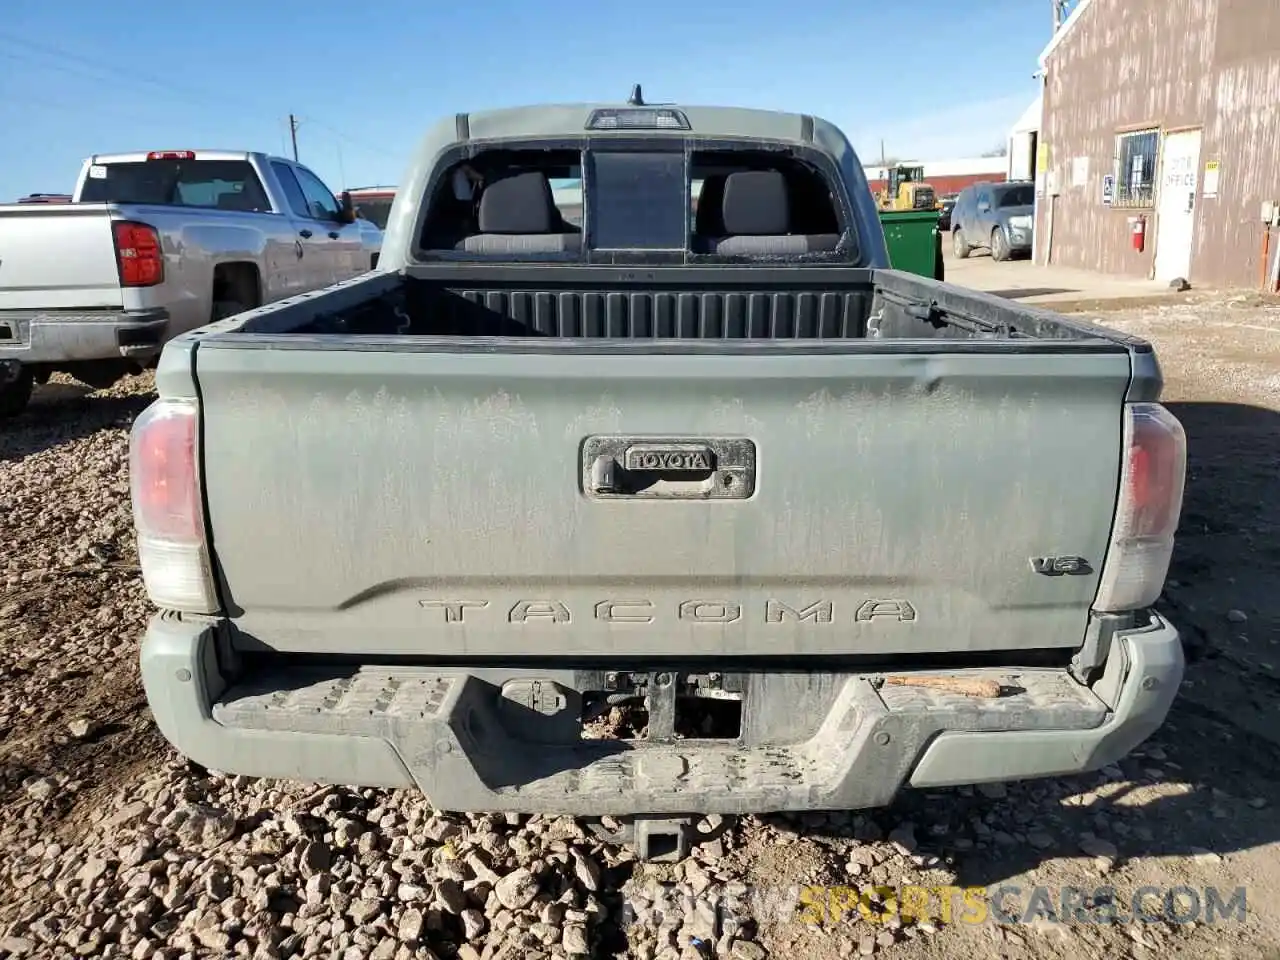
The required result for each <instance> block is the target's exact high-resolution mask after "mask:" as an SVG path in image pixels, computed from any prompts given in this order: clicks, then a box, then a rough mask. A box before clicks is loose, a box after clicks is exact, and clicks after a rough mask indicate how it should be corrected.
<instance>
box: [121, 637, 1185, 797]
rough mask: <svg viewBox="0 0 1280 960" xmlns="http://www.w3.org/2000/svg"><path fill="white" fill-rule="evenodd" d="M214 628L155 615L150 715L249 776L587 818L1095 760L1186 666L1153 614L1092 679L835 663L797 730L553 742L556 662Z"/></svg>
mask: <svg viewBox="0 0 1280 960" xmlns="http://www.w3.org/2000/svg"><path fill="white" fill-rule="evenodd" d="M222 629H225V627H224V626H221V625H214V624H209V623H191V622H186V621H183V620H181V619H180V618H178V617H177V616H176V615H173V614H159V615H157V616H156V617H155V618H154V619H153V620H152V622H151V624H150V627H149V628H148V631H147V635H146V637H145V640H144V642H143V647H142V677H143V683H144V685H145V687H146V693H147V698H148V701H149V702H150V706H151V709H152V712H153V714H154V716H155V719H156V723H157V725H158V726H159V728H160V730H161V731H162V732H163V734H164V735H165V737H166V738H167V739H168V740H169V741H170V743H172V744H173V745H174V746H175V747H176V748H177V749H178V750H179V751H180V752H181V753H183V754H184V755H186V756H187V757H189V758H191V759H192V760H195V761H196V762H198V763H200V764H203V765H204V766H206V767H210V768H213V769H217V770H222V771H225V772H229V773H239V774H246V775H250V776H261V777H273V778H289V779H299V780H308V781H319V782H329V783H340V784H354V785H362V786H387V787H410V786H416V787H418V788H420V789H421V790H422V791H423V792H424V793H425V794H426V795H427V797H428V798H429V799H430V801H431V803H432V805H433V806H434V807H436V808H437V809H442V810H494V811H516V812H523V813H558V814H568V815H576V816H602V815H606V814H612V815H615V816H627V815H650V816H655V815H657V816H660V815H678V814H695V813H721V814H734V813H762V812H773V811H795V810H841V809H858V808H866V807H875V806H882V805H885V804H888V803H889V802H891V801H892V799H893V797H894V795H895V794H896V793H897V792H898V790H899V789H901V788H902V787H903V786H906V785H911V786H917V787H933V786H940V785H946V784H962V783H977V782H983V781H997V780H1011V779H1023V778H1031V777H1043V776H1057V775H1066V774H1072V773H1079V772H1082V771H1088V770H1093V769H1097V768H1099V767H1101V766H1103V765H1105V764H1108V763H1111V762H1113V761H1115V760H1117V759H1118V758H1120V757H1122V756H1124V755H1125V754H1126V753H1128V752H1129V751H1130V750H1132V749H1133V748H1134V747H1135V746H1137V745H1138V744H1139V743H1141V742H1142V741H1143V740H1144V739H1146V738H1147V737H1148V736H1150V734H1151V733H1152V732H1153V731H1154V730H1155V729H1156V728H1157V727H1158V726H1159V725H1160V724H1161V722H1162V721H1163V720H1164V718H1165V715H1166V714H1167V712H1168V710H1169V707H1170V705H1171V703H1172V701H1173V698H1174V696H1175V695H1176V693H1177V689H1178V686H1179V683H1180V681H1181V676H1182V669H1183V657H1182V648H1181V644H1180V642H1179V639H1178V634H1177V631H1176V630H1175V629H1174V628H1173V627H1172V626H1170V625H1169V624H1168V623H1167V622H1166V621H1164V620H1163V619H1162V618H1160V617H1159V616H1157V615H1156V614H1155V613H1154V612H1153V613H1151V614H1150V615H1149V619H1148V620H1147V621H1146V622H1145V623H1144V625H1142V626H1140V627H1136V628H1134V629H1130V630H1124V631H1119V632H1117V633H1116V634H1115V636H1114V638H1113V642H1112V645H1111V650H1110V654H1109V656H1108V660H1107V663H1106V666H1105V668H1104V670H1103V672H1102V674H1101V676H1100V678H1099V679H1098V681H1097V682H1095V683H1094V684H1093V686H1092V687H1084V686H1082V685H1080V684H1079V683H1077V682H1076V681H1075V680H1074V679H1072V678H1071V676H1070V674H1069V673H1068V672H1067V671H1066V670H1065V669H1047V668H1046V669H1021V668H1019V669H1001V670H993V669H981V670H972V671H963V672H962V674H961V673H958V672H954V671H953V672H952V673H951V674H949V675H952V676H954V675H976V676H978V677H981V678H996V679H998V681H999V682H1000V684H1001V691H1002V692H1001V695H1000V696H999V697H998V698H994V699H981V698H973V697H966V696H963V695H961V694H958V693H954V692H949V691H946V690H936V689H930V688H921V687H915V686H892V685H884V684H883V683H882V680H883V676H884V675H883V674H875V675H872V674H848V675H824V676H823V678H822V684H821V686H822V688H823V690H825V695H824V696H815V697H814V704H816V705H817V706H816V708H814V707H813V706H812V705H810V710H811V712H813V713H814V716H813V722H812V726H811V729H810V730H809V732H808V734H807V735H806V736H804V737H802V738H786V737H783V738H779V737H777V736H773V737H771V736H768V735H759V731H760V730H762V729H765V728H764V727H761V726H760V724H759V723H755V724H752V723H750V722H748V723H746V724H745V725H744V728H743V729H744V735H743V736H739V737H737V738H734V739H726V740H702V739H683V740H682V739H671V740H664V742H660V743H653V742H634V741H623V740H581V739H576V738H574V739H572V740H569V739H565V738H561V739H559V740H557V739H556V737H554V736H552V737H550V738H548V737H546V736H543V735H542V734H540V733H539V732H538V731H539V730H543V729H544V728H545V727H546V724H545V721H547V719H548V717H549V716H551V715H553V714H554V712H555V709H556V705H557V703H559V702H560V700H563V699H564V698H563V696H561V694H558V693H555V692H554V691H561V693H563V692H565V691H567V692H569V694H570V697H572V696H574V695H575V694H573V693H572V690H571V687H570V686H569V685H568V682H566V681H565V678H564V677H563V675H562V676H560V677H559V678H548V679H547V680H546V681H537V682H536V683H535V687H536V688H537V689H540V690H542V691H543V693H542V694H539V695H538V698H536V702H535V701H529V702H526V703H517V704H515V705H514V706H513V704H512V702H511V701H510V700H509V699H507V698H505V697H504V695H503V693H502V691H503V690H504V689H505V687H503V686H502V682H503V681H502V680H501V678H499V679H497V680H495V679H494V677H492V676H486V675H485V674H484V672H483V671H480V672H471V671H466V670H448V669H445V668H441V667H433V668H414V667H403V666H401V667H377V668H374V667H361V668H355V667H350V668H346V669H345V671H344V672H342V673H335V671H334V669H333V668H329V669H327V670H322V669H321V670H318V669H317V668H314V667H309V668H303V667H296V668H292V669H291V670H288V671H280V670H276V671H275V672H273V673H262V674H253V673H251V672H249V673H247V674H246V673H243V672H242V674H241V675H240V676H238V677H237V679H236V680H235V681H234V685H229V683H228V678H227V676H226V675H225V674H224V666H223V664H222V663H220V657H219V649H220V648H221V649H224V650H225V649H228V648H227V647H226V645H225V644H223V645H220V644H219V642H218V633H217V632H218V631H219V630H222ZM521 683H523V684H524V685H525V687H527V686H528V683H527V682H526V681H521ZM542 683H545V684H546V686H545V687H541V686H538V684H542ZM782 689H785V688H784V687H782V686H779V685H777V684H775V685H773V686H770V684H769V683H768V682H767V679H764V678H762V679H761V680H760V681H759V685H758V690H757V691H756V692H755V693H754V700H753V699H752V698H753V689H752V687H751V686H750V685H749V686H748V688H747V690H746V694H745V696H746V700H745V701H744V702H745V703H747V704H748V707H747V709H748V710H754V711H764V712H766V713H767V712H769V711H788V710H789V711H792V712H800V713H803V712H804V711H805V709H806V708H805V706H803V705H798V704H797V702H796V700H795V699H794V697H793V698H791V699H790V700H789V702H788V700H787V698H785V697H780V696H779V693H780V691H781V690H782ZM558 698H559V699H558ZM575 722H576V715H575ZM751 730H754V731H756V734H757V735H751V734H750V732H749V731H751Z"/></svg>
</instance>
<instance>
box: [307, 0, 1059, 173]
mask: <svg viewBox="0 0 1280 960" xmlns="http://www.w3.org/2000/svg"><path fill="white" fill-rule="evenodd" d="M1054 2H1055V3H1056V2H1057V0H1054ZM289 139H290V140H292V141H293V162H294V163H297V162H298V118H297V117H295V116H294V115H293V114H292V113H291V114H289Z"/></svg>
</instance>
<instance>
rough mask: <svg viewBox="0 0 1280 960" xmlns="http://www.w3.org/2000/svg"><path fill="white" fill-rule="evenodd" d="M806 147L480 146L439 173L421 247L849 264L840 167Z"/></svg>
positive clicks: (562, 256) (428, 251)
mask: <svg viewBox="0 0 1280 960" xmlns="http://www.w3.org/2000/svg"><path fill="white" fill-rule="evenodd" d="M702 142H703V143H705V142H706V141H702ZM690 145H692V144H690ZM802 154H803V151H800V150H799V149H794V150H793V149H788V148H785V147H783V146H780V145H779V146H775V145H761V144H759V143H748V144H744V145H738V144H737V143H732V144H729V143H726V144H725V146H724V148H723V149H715V150H697V149H688V148H687V146H686V144H685V143H684V142H683V141H681V140H678V139H668V140H665V141H662V140H657V139H655V141H653V142H642V141H628V142H625V143H620V142H618V141H610V140H605V139H598V140H594V141H589V142H584V143H583V144H582V145H581V146H579V147H577V148H576V149H574V148H560V149H550V148H542V149H539V148H535V147H532V146H529V147H523V145H522V146H521V147H515V148H511V147H504V148H501V149H494V150H491V151H483V152H480V153H477V154H472V155H469V156H467V157H466V158H465V159H460V160H459V161H458V162H456V163H454V164H452V165H451V166H448V167H447V168H445V169H444V170H442V172H441V173H440V174H438V175H437V176H436V177H435V179H434V182H433V184H432V186H431V188H430V189H431V194H430V197H429V202H428V204H427V209H426V213H425V216H424V218H423V221H422V224H421V228H420V233H419V244H418V246H419V249H418V251H417V253H418V256H419V258H421V259H425V260H457V259H463V260H512V259H515V260H545V261H551V262H561V261H571V262H585V263H596V262H599V263H609V262H630V261H637V262H673V261H681V260H697V259H706V260H708V261H710V262H717V261H723V260H729V261H736V260H743V259H745V260H759V259H762V258H766V259H772V260H779V259H803V260H806V261H811V260H816V261H819V262H821V261H824V260H827V261H832V262H839V263H841V264H842V265H845V266H848V265H850V264H854V265H857V264H858V263H860V261H859V259H858V252H857V246H856V242H855V241H856V236H855V231H854V230H853V229H852V226H851V224H850V222H849V216H848V212H847V211H846V209H845V201H844V200H843V199H842V197H843V192H842V190H841V189H840V186H839V184H840V181H839V179H838V173H837V171H836V170H835V169H834V167H831V166H830V165H829V161H825V158H823V157H822V156H821V155H820V154H817V153H816V152H815V153H814V154H813V155H811V156H806V155H802ZM824 163H826V164H827V167H826V168H825V169H824V168H823V164H824ZM486 197H487V198H488V199H486Z"/></svg>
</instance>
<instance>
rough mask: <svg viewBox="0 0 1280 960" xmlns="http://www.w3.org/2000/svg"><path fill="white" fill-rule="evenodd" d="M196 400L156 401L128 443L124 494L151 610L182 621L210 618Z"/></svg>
mask: <svg viewBox="0 0 1280 960" xmlns="http://www.w3.org/2000/svg"><path fill="white" fill-rule="evenodd" d="M197 422H198V412H197V409H196V404H195V401H194V400H157V401H156V402H155V403H153V404H152V405H151V406H149V407H148V408H147V409H146V410H144V411H143V412H142V414H141V415H140V416H139V417H138V418H137V419H136V420H135V421H134V423H133V430H132V432H131V433H130V435H129V488H130V493H131V495H132V499H133V523H134V529H135V531H136V533H137V538H138V563H139V565H140V566H141V567H142V582H143V584H144V585H145V586H146V588H147V594H148V595H149V596H150V597H151V602H152V603H154V604H156V606H159V607H164V608H165V609H168V610H179V611H182V612H184V613H215V612H216V611H217V609H218V601H217V596H216V595H215V593H214V588H213V575H212V569H211V564H210V562H209V550H208V544H207V542H206V539H205V529H204V508H203V505H202V500H201V496H200V474H199V468H198V465H197V461H196V436H197V429H196V427H197Z"/></svg>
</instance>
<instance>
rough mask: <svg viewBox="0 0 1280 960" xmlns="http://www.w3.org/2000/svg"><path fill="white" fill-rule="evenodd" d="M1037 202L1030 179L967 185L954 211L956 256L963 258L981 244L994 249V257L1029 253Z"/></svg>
mask: <svg viewBox="0 0 1280 960" xmlns="http://www.w3.org/2000/svg"><path fill="white" fill-rule="evenodd" d="M1035 203H1036V188H1035V184H1034V183H1033V182H1031V181H1029V180H1014V181H1010V182H1008V183H975V184H974V185H973V186H970V187H965V188H964V189H963V190H961V191H960V196H959V197H957V198H956V206H955V209H954V210H952V211H951V248H952V250H954V251H955V255H956V256H957V257H959V258H960V259H961V260H963V259H964V258H965V257H967V256H969V254H970V253H971V252H972V251H973V250H976V249H978V248H981V247H986V248H987V249H988V250H990V251H991V259H993V260H1008V259H1009V258H1010V257H1011V256H1013V255H1014V254H1029V253H1030V252H1031V237H1032V231H1033V225H1034V223H1035Z"/></svg>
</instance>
